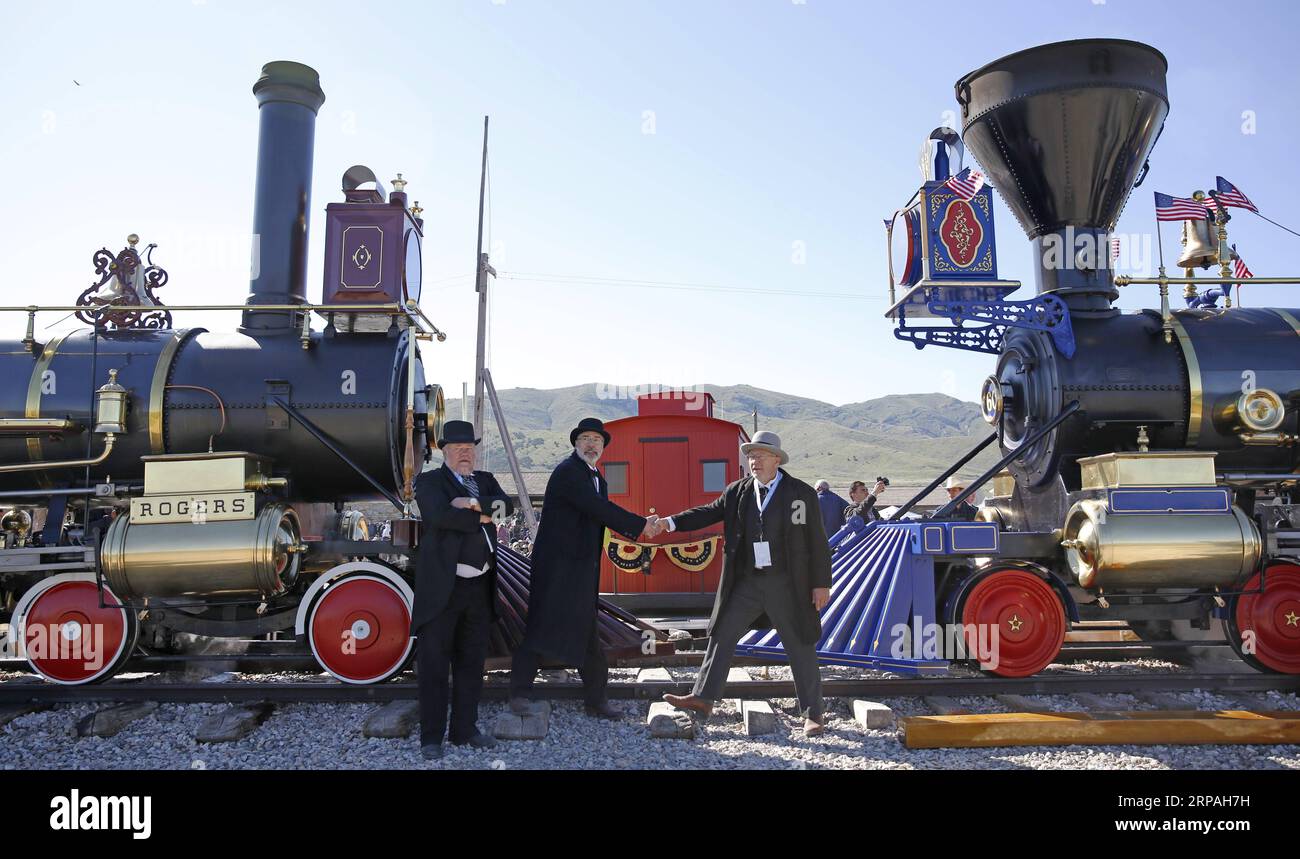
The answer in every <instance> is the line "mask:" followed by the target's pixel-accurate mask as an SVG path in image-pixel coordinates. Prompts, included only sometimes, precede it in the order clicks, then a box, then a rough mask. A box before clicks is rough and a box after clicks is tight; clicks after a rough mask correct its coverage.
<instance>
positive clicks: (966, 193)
mask: <svg viewBox="0 0 1300 859" xmlns="http://www.w3.org/2000/svg"><path fill="white" fill-rule="evenodd" d="M943 187H945V188H947V189H948V190H950V191H952V192H953V193H954V194H956V195H957V196H958V197H960V198H962V199H963V200H969V199H970V198H971V197H974V196H975V195H976V194H978V193H979V190H980V188H983V187H984V174H983V173H981V172H979V171H978V170H975V171H972V170H971V169H970V168H969V167H967V168H966V169H965V170H963V171H961V172H960V173H958V174H957V175H956V176H953V177H952V178H950V179H949V180H948V181H947V182H944V183H943Z"/></svg>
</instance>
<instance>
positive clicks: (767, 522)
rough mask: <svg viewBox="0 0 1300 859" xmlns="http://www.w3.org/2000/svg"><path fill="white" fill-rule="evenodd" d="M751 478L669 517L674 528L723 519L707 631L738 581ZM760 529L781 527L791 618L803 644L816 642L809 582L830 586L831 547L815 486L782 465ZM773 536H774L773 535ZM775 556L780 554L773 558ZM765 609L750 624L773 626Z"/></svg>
mask: <svg viewBox="0 0 1300 859" xmlns="http://www.w3.org/2000/svg"><path fill="white" fill-rule="evenodd" d="M755 494H756V493H755V491H754V478H753V477H752V476H750V477H742V478H741V479H740V480H737V481H736V482H735V483H732V484H731V485H730V486H728V487H727V488H726V489H725V490H724V491H723V493H722V494H721V495H719V496H718V497H717V499H716V500H715V501H713V502H712V503H710V504H705V505H703V506H702V507H695V508H693V509H691V510H687V511H686V512H684V513H678V514H677V515H676V516H674V517H672V519H673V526H674V527H675V528H676V530H678V531H698V530H700V529H701V528H707V527H708V526H710V525H715V524H717V523H718V522H722V523H723V540H724V541H725V545H724V551H725V552H726V556H725V557H724V558H723V562H722V578H721V579H720V580H719V582H718V594H717V596H716V597H715V598H714V600H713V614H712V615H711V616H710V617H709V628H708V633H709V634H710V635H712V634H713V625H714V624H715V623H717V621H718V615H719V614H721V612H722V607H723V606H724V605H726V603H727V598H728V597H729V596H730V594H731V589H732V588H733V587H734V586H735V583H736V576H737V572H736V550H737V549H738V548H739V547H740V546H741V545H743V541H744V540H753V539H754V537H753V535H750V534H746V533H744V531H745V524H744V519H745V517H744V516H743V515H742V512H741V511H743V510H744V509H745V505H746V504H756V503H757V501H756V500H755ZM763 524H764V530H767V531H769V533H770V529H772V528H780V529H781V536H780V539H779V544H780V545H781V546H782V547H784V548H783V554H782V557H781V558H780V559H779V563H781V564H783V565H784V566H783V569H784V570H786V571H787V578H788V579H789V581H790V599H791V601H792V602H791V605H793V606H794V608H795V611H794V617H795V623H796V625H797V627H798V632H799V637H800V638H801V639H802V640H803V641H804V642H805V643H807V644H816V643H817V641H818V639H820V638H821V631H822V625H821V617H820V615H819V614H818V613H817V609H816V608H814V607H813V602H812V591H813V588H829V587H830V586H831V550H830V546H829V545H828V544H827V537H826V527H825V526H824V525H823V524H822V517H821V507H820V506H819V505H818V503H817V491H816V490H814V489H813V488H812V487H811V486H809V485H808V484H807V483H804V482H803V481H801V480H796V479H795V478H793V477H791V476H790V475H789V474H788V473H787V472H786V470H785V469H784V468H783V469H781V482H780V483H778V484H777V486H776V497H775V498H773V499H772V500H771V501H769V502H768V504H767V509H766V510H765V512H764V515H763ZM773 542H778V541H777V540H773ZM773 560H774V561H778V559H776V558H773ZM771 627H772V622H771V621H770V620H768V619H767V617H766V615H764V616H761V617H759V619H758V620H757V621H755V623H754V626H753V628H754V629H771Z"/></svg>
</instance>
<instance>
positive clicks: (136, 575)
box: [100, 504, 302, 599]
mask: <svg viewBox="0 0 1300 859" xmlns="http://www.w3.org/2000/svg"><path fill="white" fill-rule="evenodd" d="M299 534H300V531H299V525H298V517H297V514H295V513H294V511H293V510H292V509H290V508H287V507H285V506H284V505H282V504H268V505H267V506H266V507H264V508H263V509H262V511H261V512H260V513H259V514H258V515H257V516H256V517H254V518H250V519H241V520H236V521H202V520H200V521H196V522H183V523H168V524H144V525H136V524H133V523H132V522H131V516H130V515H129V514H124V515H121V516H119V517H118V518H117V519H115V520H114V521H113V524H112V525H111V526H109V529H108V531H107V533H106V534H105V535H104V544H103V548H102V550H101V555H100V565H101V568H102V570H103V573H104V578H105V579H106V580H107V581H108V584H109V587H111V588H112V589H113V592H114V593H115V594H117V595H118V596H120V597H122V598H123V599H133V598H140V597H207V598H212V597H218V598H222V597H224V598H241V597H242V598H263V597H269V596H275V595H278V594H282V593H284V592H285V591H286V590H288V589H289V588H290V587H292V585H293V583H294V580H295V579H296V578H297V575H298V568H299V561H300V558H301V554H300V553H301V551H302V543H301V541H300V539H299Z"/></svg>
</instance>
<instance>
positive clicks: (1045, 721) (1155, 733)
mask: <svg viewBox="0 0 1300 859" xmlns="http://www.w3.org/2000/svg"><path fill="white" fill-rule="evenodd" d="M900 733H901V739H902V741H903V745H904V746H906V747H907V748H909V749H942V748H991V747H996V746H1069V745H1107V746H1109V745H1207V744H1218V743H1225V744H1273V743H1297V742H1300V711H1295V710H1279V711H1265V712H1252V711H1249V710H1219V711H1205V710H1163V711H1152V710H1138V711H1101V712H1094V713H970V714H958V715H948V716H909V717H907V718H904V719H902V720H901V722H900Z"/></svg>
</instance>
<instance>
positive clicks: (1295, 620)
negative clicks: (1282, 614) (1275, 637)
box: [1286, 612, 1300, 626]
mask: <svg viewBox="0 0 1300 859" xmlns="http://www.w3.org/2000/svg"><path fill="white" fill-rule="evenodd" d="M1286 625H1287V626H1300V614H1296V613H1295V612H1290V613H1288V614H1287V616H1286Z"/></svg>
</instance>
